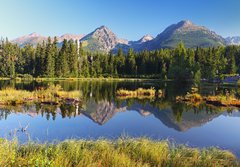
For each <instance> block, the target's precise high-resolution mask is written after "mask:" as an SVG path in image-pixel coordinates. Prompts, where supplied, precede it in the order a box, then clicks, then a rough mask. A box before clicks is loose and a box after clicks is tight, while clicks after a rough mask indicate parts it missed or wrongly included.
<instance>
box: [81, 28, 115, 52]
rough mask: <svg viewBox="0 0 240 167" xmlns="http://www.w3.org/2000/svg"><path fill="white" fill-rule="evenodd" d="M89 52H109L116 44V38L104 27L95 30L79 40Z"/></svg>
mask: <svg viewBox="0 0 240 167" xmlns="http://www.w3.org/2000/svg"><path fill="white" fill-rule="evenodd" d="M81 41H82V42H83V43H85V44H86V45H87V48H88V49H89V50H92V51H94V50H100V51H103V52H109V51H110V50H112V49H113V48H114V47H115V46H116V45H117V44H118V38H117V36H116V35H115V34H114V33H113V32H112V31H111V30H110V29H109V28H108V27H106V26H101V27H99V28H97V29H96V30H95V31H93V32H92V33H90V34H88V35H86V36H85V37H84V38H82V39H81Z"/></svg>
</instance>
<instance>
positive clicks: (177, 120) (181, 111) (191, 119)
mask: <svg viewBox="0 0 240 167" xmlns="http://www.w3.org/2000/svg"><path fill="white" fill-rule="evenodd" d="M157 103H159V104H158V105H159V106H164V107H161V108H162V109H158V108H157V107H154V106H153V105H152V104H150V103H145V104H144V105H142V104H140V103H138V102H136V101H135V102H134V103H133V104H132V105H130V106H129V107H127V105H126V103H123V104H122V105H121V106H120V107H117V105H116V104H115V102H109V101H107V100H102V101H100V102H95V101H94V100H93V99H91V100H89V101H88V102H86V104H85V106H86V107H85V109H81V110H80V112H79V110H78V109H77V108H76V107H75V106H71V105H62V106H60V107H57V106H50V105H47V106H41V105H40V106H38V105H33V106H18V107H16V106H15V107H13V108H4V109H2V108H1V109H0V120H1V119H7V116H8V115H10V114H11V113H23V114H26V115H29V116H31V117H35V116H38V115H42V116H43V115H45V116H46V118H47V119H49V118H50V117H51V116H52V118H53V119H55V117H56V115H61V116H62V117H63V118H65V117H71V116H76V115H79V114H80V113H82V114H83V115H85V116H86V117H88V118H89V119H91V120H93V121H94V122H95V123H97V124H99V125H103V124H105V123H106V122H108V121H109V120H110V119H111V118H113V117H114V115H115V114H116V113H118V112H124V111H126V110H132V111H136V112H138V113H139V114H140V115H141V116H149V115H154V116H155V117H156V118H157V119H159V120H160V121H161V122H162V123H163V124H164V125H166V126H167V127H169V128H173V129H175V130H177V131H187V130H189V129H191V128H193V127H200V126H203V125H204V124H206V123H208V122H210V121H212V120H213V119H214V118H217V117H218V116H220V115H222V114H223V115H225V116H230V117H239V116H240V114H239V112H238V111H233V112H232V113H230V114H228V113H226V112H224V113H223V112H221V111H216V112H206V111H209V109H208V108H206V107H205V106H202V107H203V108H202V109H197V111H195V110H194V109H193V108H191V107H186V106H184V105H183V106H178V105H175V104H172V103H167V105H166V104H165V105H161V102H157ZM176 109H177V110H178V111H176ZM211 110H213V109H211ZM211 110H210V111H211Z"/></svg>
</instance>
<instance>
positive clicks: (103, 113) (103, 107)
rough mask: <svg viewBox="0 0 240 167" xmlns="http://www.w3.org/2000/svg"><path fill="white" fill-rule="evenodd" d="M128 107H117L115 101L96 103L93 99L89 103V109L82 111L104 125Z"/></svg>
mask: <svg viewBox="0 0 240 167" xmlns="http://www.w3.org/2000/svg"><path fill="white" fill-rule="evenodd" d="M126 110H127V107H120V108H117V107H116V105H115V104H114V103H113V102H108V101H100V102H98V103H96V102H95V101H91V102H89V103H88V104H87V110H86V111H82V113H83V114H84V115H85V116H87V117H88V118H90V119H91V120H93V121H94V122H96V123H97V124H99V125H103V124H105V123H106V122H108V121H109V120H110V119H111V118H112V117H113V116H114V115H115V114H116V113H118V112H124V111H126Z"/></svg>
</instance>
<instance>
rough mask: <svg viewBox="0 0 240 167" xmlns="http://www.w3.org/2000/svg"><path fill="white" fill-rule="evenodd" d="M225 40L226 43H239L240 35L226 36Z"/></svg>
mask: <svg viewBox="0 0 240 167" xmlns="http://www.w3.org/2000/svg"><path fill="white" fill-rule="evenodd" d="M225 40H226V43H227V45H240V36H235V37H227V38H226V39H225Z"/></svg>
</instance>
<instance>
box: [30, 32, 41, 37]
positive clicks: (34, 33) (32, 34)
mask: <svg viewBox="0 0 240 167" xmlns="http://www.w3.org/2000/svg"><path fill="white" fill-rule="evenodd" d="M28 36H29V37H39V36H41V35H39V34H38V33H36V32H33V33H31V34H29V35H28Z"/></svg>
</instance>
